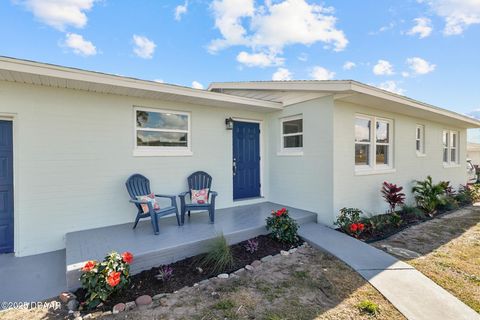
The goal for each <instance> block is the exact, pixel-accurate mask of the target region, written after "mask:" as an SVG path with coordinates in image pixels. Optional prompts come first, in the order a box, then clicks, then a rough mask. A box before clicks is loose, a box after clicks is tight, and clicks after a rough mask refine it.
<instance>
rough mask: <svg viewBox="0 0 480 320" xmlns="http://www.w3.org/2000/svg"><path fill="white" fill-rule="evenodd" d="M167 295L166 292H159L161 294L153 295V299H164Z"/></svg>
mask: <svg viewBox="0 0 480 320" xmlns="http://www.w3.org/2000/svg"><path fill="white" fill-rule="evenodd" d="M166 296H167V294H166V293H159V294H156V295H154V296H153V297H152V299H153V300H160V299H162V298H164V297H166Z"/></svg>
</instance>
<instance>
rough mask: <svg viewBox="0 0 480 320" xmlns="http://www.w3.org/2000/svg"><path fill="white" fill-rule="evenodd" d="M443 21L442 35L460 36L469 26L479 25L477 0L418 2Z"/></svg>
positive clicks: (478, 4)
mask: <svg viewBox="0 0 480 320" xmlns="http://www.w3.org/2000/svg"><path fill="white" fill-rule="evenodd" d="M418 1H419V2H424V3H427V4H428V5H429V6H430V8H431V9H432V10H433V11H434V12H435V13H436V14H437V15H438V16H440V17H442V18H444V20H445V28H444V29H443V34H445V35H447V36H451V35H458V34H462V33H463V32H464V31H465V30H466V29H467V28H468V27H469V26H470V25H472V24H478V23H480V1H479V0H418Z"/></svg>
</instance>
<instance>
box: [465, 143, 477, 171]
mask: <svg viewBox="0 0 480 320" xmlns="http://www.w3.org/2000/svg"><path fill="white" fill-rule="evenodd" d="M467 159H470V160H471V161H472V164H473V165H475V166H479V165H480V143H473V142H468V143H467Z"/></svg>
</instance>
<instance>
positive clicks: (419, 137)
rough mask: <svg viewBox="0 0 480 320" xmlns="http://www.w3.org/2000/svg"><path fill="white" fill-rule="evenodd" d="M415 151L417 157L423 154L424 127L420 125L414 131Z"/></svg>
mask: <svg viewBox="0 0 480 320" xmlns="http://www.w3.org/2000/svg"><path fill="white" fill-rule="evenodd" d="M415 149H416V150H417V154H418V155H424V154H425V126H424V125H421V124H417V127H416V129H415Z"/></svg>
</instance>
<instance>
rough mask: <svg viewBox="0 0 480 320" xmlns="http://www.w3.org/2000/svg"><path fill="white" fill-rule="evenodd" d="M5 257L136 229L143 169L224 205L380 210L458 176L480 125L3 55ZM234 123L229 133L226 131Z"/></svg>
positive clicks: (364, 96) (330, 99)
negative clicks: (213, 195)
mask: <svg viewBox="0 0 480 320" xmlns="http://www.w3.org/2000/svg"><path fill="white" fill-rule="evenodd" d="M0 117H1V121H0V128H1V136H0V137H1V139H0V141H1V147H0V150H1V154H2V157H1V158H2V166H1V175H0V176H1V179H0V187H1V188H2V189H1V190H2V195H3V197H2V211H1V212H0V232H1V233H0V251H2V252H12V251H14V252H15V254H16V256H28V255H34V254H38V253H44V252H50V251H54V250H59V249H63V248H64V247H65V240H64V237H65V234H67V233H69V232H72V231H76V230H86V229H92V228H98V227H102V226H110V225H116V224H123V223H130V222H132V221H133V219H134V217H135V213H136V212H135V210H134V208H133V206H132V204H130V203H129V202H128V195H127V193H126V191H125V186H124V182H125V180H126V179H127V178H128V176H129V175H130V174H132V173H135V172H140V173H142V174H144V175H146V176H148V177H150V178H151V180H152V184H153V185H152V189H155V191H156V192H158V193H167V194H178V193H180V192H182V191H184V190H185V184H186V182H185V178H186V177H187V176H188V175H189V174H190V173H191V172H193V171H195V170H204V171H207V172H209V173H210V174H211V175H212V176H213V178H214V188H215V190H216V191H217V192H218V193H219V197H218V198H217V207H218V208H227V207H234V206H240V205H244V204H253V203H261V202H265V201H272V202H276V203H281V204H285V205H288V206H291V207H295V208H300V209H304V210H308V211H312V212H315V213H316V214H317V220H318V221H319V222H321V223H325V224H328V225H332V223H333V222H334V220H335V217H336V214H337V212H338V210H339V209H340V208H342V207H345V206H347V207H358V208H361V209H362V210H365V211H366V212H368V213H370V214H376V213H383V212H384V211H385V210H386V209H387V206H386V204H385V203H384V202H383V200H382V199H381V197H380V196H379V190H380V186H381V183H382V182H383V181H385V180H387V181H390V182H394V183H397V184H400V185H403V186H405V187H406V191H407V194H408V196H409V198H410V201H411V196H410V194H409V190H410V188H411V184H412V180H414V179H423V178H425V177H426V176H427V175H432V177H433V178H434V179H435V180H437V181H438V180H450V181H451V182H452V184H453V185H459V184H464V183H465V182H466V171H465V159H466V129H467V128H478V127H480V122H478V121H476V120H474V119H471V118H468V117H465V116H462V115H460V114H457V113H455V112H451V111H448V110H444V109H440V108H437V107H434V106H431V105H428V104H426V103H422V102H419V101H415V100H412V99H409V98H406V97H403V96H400V95H397V94H393V93H390V92H386V91H383V90H380V89H378V88H375V87H371V86H368V85H365V84H362V83H359V82H356V81H286V82H271V81H267V82H244V83H242V82H232V83H213V84H211V86H210V87H209V90H197V89H192V88H186V87H181V86H176V85H169V84H162V83H156V82H152V81H144V80H138V79H133V78H127V77H121V76H115V75H109V74H103V73H98V72H90V71H84V70H79V69H73V68H66V67H60V66H56V65H49V64H43V63H37V62H31V61H25V60H18V59H12V58H7V57H2V58H0ZM232 124H233V130H228V129H229V127H230V126H231V125H232Z"/></svg>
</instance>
